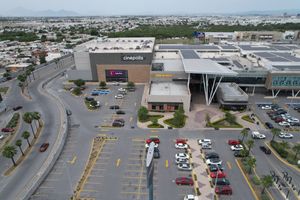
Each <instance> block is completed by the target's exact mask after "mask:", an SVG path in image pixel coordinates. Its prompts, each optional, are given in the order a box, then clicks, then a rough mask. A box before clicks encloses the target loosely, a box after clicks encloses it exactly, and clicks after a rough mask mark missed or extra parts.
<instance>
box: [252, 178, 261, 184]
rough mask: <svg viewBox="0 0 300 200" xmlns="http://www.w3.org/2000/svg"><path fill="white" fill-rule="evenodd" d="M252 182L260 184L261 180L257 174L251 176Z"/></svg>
mask: <svg viewBox="0 0 300 200" xmlns="http://www.w3.org/2000/svg"><path fill="white" fill-rule="evenodd" d="M251 180H252V182H253V183H254V185H260V180H259V178H258V177H257V176H253V177H252V178H251Z"/></svg>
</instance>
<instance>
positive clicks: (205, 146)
mask: <svg viewBox="0 0 300 200" xmlns="http://www.w3.org/2000/svg"><path fill="white" fill-rule="evenodd" d="M201 148H202V149H211V144H208V143H202V145H201Z"/></svg>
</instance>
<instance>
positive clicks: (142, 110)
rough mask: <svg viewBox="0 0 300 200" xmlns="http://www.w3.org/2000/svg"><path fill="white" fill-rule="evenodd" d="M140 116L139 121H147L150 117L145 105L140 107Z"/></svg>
mask: <svg viewBox="0 0 300 200" xmlns="http://www.w3.org/2000/svg"><path fill="white" fill-rule="evenodd" d="M138 118H139V121H141V122H143V121H146V120H147V119H148V110H147V108H146V107H144V106H142V107H140V109H139V111H138Z"/></svg>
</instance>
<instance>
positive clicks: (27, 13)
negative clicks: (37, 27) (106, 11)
mask: <svg viewBox="0 0 300 200" xmlns="http://www.w3.org/2000/svg"><path fill="white" fill-rule="evenodd" d="M2 15H3V16H9V17H68V16H79V15H80V14H78V13H76V12H73V11H69V10H57V11H56V10H41V11H33V10H30V9H26V8H23V7H17V8H14V9H11V10H9V11H8V12H6V13H4V14H2Z"/></svg>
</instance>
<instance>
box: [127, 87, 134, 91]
mask: <svg viewBox="0 0 300 200" xmlns="http://www.w3.org/2000/svg"><path fill="white" fill-rule="evenodd" d="M127 90H128V91H129V92H134V91H135V88H134V87H130V88H127Z"/></svg>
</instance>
